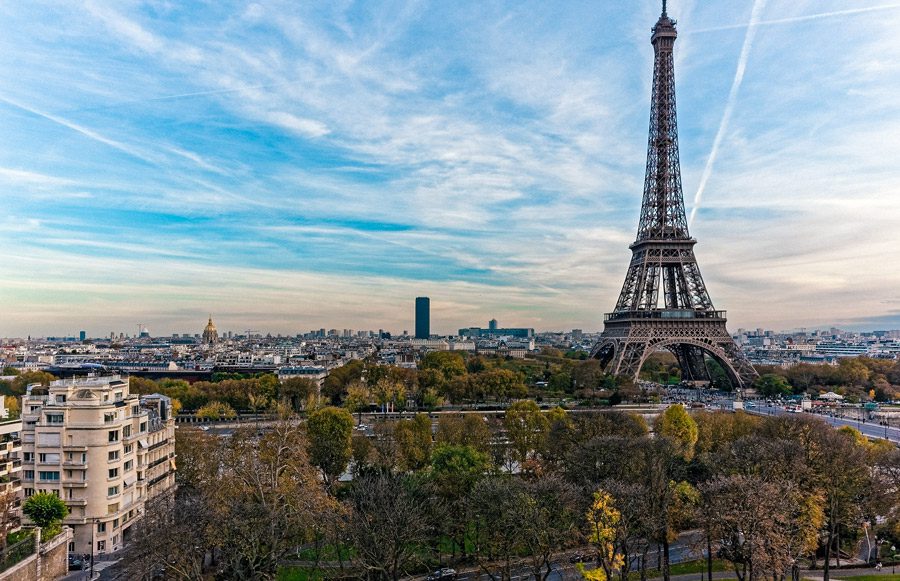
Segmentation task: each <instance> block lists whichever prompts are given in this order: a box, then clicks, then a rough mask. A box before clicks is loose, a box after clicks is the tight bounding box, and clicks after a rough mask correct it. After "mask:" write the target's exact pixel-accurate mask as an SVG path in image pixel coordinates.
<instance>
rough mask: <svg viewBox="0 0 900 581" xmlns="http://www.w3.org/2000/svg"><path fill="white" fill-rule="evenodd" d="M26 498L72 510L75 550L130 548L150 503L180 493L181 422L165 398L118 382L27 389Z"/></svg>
mask: <svg viewBox="0 0 900 581" xmlns="http://www.w3.org/2000/svg"><path fill="white" fill-rule="evenodd" d="M22 421H23V426H22V483H23V488H24V491H25V496H30V495H32V494H34V493H36V492H50V493H53V494H56V495H58V496H60V497H61V498H62V499H63V500H64V501H65V502H66V505H67V506H68V507H69V511H70V512H69V516H68V517H67V518H66V519H65V521H63V524H65V525H68V526H70V527H72V529H73V530H74V532H75V536H74V540H73V541H72V542H71V543H70V545H69V550H70V551H75V552H78V553H91V552H93V553H108V552H112V551H116V550H118V549H120V548H122V546H123V545H124V544H125V543H126V542H127V541H128V537H129V529H130V527H131V525H132V524H134V522H135V520H136V519H137V518H139V517H140V515H141V514H142V513H143V510H144V503H145V502H146V501H147V500H148V499H149V498H152V497H154V496H156V495H158V494H162V493H164V492H169V491H172V490H173V489H174V486H175V420H174V418H173V417H172V404H171V400H170V399H169V398H168V397H166V396H163V395H159V394H154V395H149V396H137V395H132V394H130V393H129V391H128V379H127V378H121V377H119V376H109V377H88V378H75V379H65V380H58V381H54V382H52V383H51V384H50V386H49V388H47V387H41V386H40V385H39V384H34V385H29V386H28V389H27V392H26V394H25V395H24V396H22Z"/></svg>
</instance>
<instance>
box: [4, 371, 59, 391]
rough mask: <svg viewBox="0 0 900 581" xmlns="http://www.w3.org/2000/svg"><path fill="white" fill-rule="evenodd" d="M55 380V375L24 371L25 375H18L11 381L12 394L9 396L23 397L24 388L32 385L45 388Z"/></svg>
mask: <svg viewBox="0 0 900 581" xmlns="http://www.w3.org/2000/svg"><path fill="white" fill-rule="evenodd" d="M55 379H56V376H55V375H53V374H50V373H47V372H45V371H26V372H25V373H20V374H19V375H17V376H16V378H15V379H13V380H12V384H11V389H12V394H10V395H24V394H25V388H26V387H28V385H29V384H32V383H40V384H41V385H42V386H44V387H47V386H48V385H50V382H51V381H54V380H55Z"/></svg>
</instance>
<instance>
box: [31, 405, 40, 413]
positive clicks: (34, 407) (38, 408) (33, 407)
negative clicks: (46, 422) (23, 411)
mask: <svg viewBox="0 0 900 581" xmlns="http://www.w3.org/2000/svg"><path fill="white" fill-rule="evenodd" d="M29 411H30V412H31V413H34V412H39V411H41V406H39V405H33V406H31V408H30V410H29Z"/></svg>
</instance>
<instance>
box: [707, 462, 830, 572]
mask: <svg viewBox="0 0 900 581" xmlns="http://www.w3.org/2000/svg"><path fill="white" fill-rule="evenodd" d="M702 490H703V498H704V504H705V505H706V510H704V514H705V517H706V519H708V520H709V528H710V530H711V531H712V533H713V535H714V536H715V537H716V538H718V539H721V549H720V554H721V555H722V556H724V557H725V558H726V559H727V560H729V561H731V562H732V564H733V565H734V571H735V574H736V575H737V577H738V579H739V580H740V581H745V580H747V581H752V580H753V579H760V578H771V579H784V578H785V577H786V576H788V575H790V574H791V568H792V566H793V564H794V563H795V562H796V559H797V558H798V557H799V556H800V555H803V554H806V553H807V552H808V551H811V550H813V549H814V548H815V546H816V533H817V531H818V527H819V526H820V525H821V524H822V513H821V508H819V509H818V510H816V507H817V506H818V505H819V503H818V502H816V501H815V499H814V498H811V497H809V496H808V495H804V494H802V493H801V492H800V491H799V490H798V489H797V487H796V486H795V485H794V484H792V483H790V482H787V481H767V480H763V479H760V478H758V477H755V476H742V475H734V476H727V477H721V478H717V479H716V480H713V481H711V482H709V483H706V484H704V485H703V487H702Z"/></svg>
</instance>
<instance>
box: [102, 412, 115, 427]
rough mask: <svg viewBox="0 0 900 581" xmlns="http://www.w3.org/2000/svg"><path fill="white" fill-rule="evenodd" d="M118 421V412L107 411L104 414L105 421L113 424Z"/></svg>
mask: <svg viewBox="0 0 900 581" xmlns="http://www.w3.org/2000/svg"><path fill="white" fill-rule="evenodd" d="M114 421H116V412H107V413H105V414H103V423H106V424H111V423H113V422H114Z"/></svg>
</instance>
